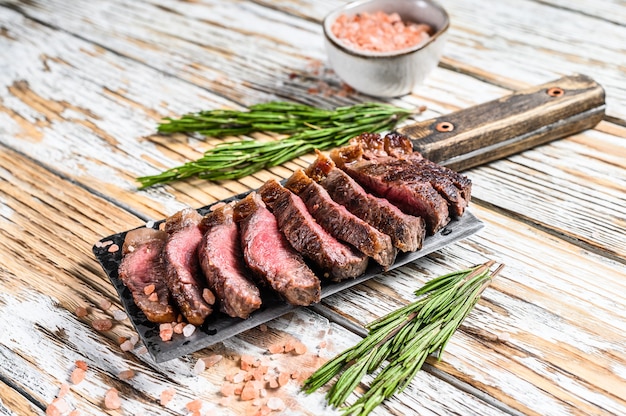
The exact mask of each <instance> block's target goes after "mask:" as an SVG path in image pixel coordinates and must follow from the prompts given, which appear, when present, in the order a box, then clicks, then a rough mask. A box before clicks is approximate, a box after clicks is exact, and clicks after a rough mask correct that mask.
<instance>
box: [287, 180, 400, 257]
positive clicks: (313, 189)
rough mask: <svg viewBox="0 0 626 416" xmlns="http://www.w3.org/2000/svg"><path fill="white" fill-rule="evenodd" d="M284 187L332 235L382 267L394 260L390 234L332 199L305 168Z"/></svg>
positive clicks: (395, 252) (394, 254)
mask: <svg viewBox="0 0 626 416" xmlns="http://www.w3.org/2000/svg"><path fill="white" fill-rule="evenodd" d="M285 188H287V189H289V190H291V191H292V192H294V193H295V194H297V195H298V196H299V197H300V198H301V199H302V201H304V204H305V205H306V207H307V209H308V210H309V212H310V213H311V215H312V216H313V218H315V220H316V221H317V222H318V223H319V224H320V225H321V226H322V228H324V229H325V230H326V231H328V232H329V234H330V235H332V236H333V237H335V238H336V239H338V240H340V241H345V242H346V243H348V244H351V245H353V246H354V247H355V248H356V249H357V250H359V251H360V252H362V253H363V254H365V255H367V256H369V257H371V258H373V259H374V260H375V261H376V262H377V263H378V264H380V265H381V266H383V268H388V267H389V266H391V265H392V264H393V262H394V261H395V259H396V254H397V250H396V248H395V247H394V246H393V244H392V243H391V238H390V237H389V236H388V235H386V234H383V233H381V232H380V231H378V230H377V229H376V228H374V227H372V226H371V225H369V224H368V223H367V222H365V221H363V220H362V219H360V218H359V217H357V216H356V215H354V214H352V213H351V212H350V211H348V210H347V209H346V207H344V206H343V205H340V204H338V203H337V202H335V201H333V199H332V198H331V197H330V195H328V192H326V190H325V189H324V188H322V186H321V185H320V184H318V183H316V182H315V181H314V180H313V179H311V178H309V177H308V176H307V175H306V173H304V171H303V170H301V169H299V170H297V171H296V172H294V173H293V175H291V177H290V178H289V179H288V180H287V182H286V183H285Z"/></svg>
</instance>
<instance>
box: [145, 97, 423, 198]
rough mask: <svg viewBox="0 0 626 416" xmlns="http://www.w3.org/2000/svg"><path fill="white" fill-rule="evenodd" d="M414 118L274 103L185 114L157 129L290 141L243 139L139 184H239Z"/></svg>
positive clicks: (386, 109) (401, 112)
mask: <svg viewBox="0 0 626 416" xmlns="http://www.w3.org/2000/svg"><path fill="white" fill-rule="evenodd" d="M413 113H414V111H413V110H408V109H404V108H399V107H395V106H392V105H388V104H380V103H363V104H356V105H353V106H346V107H338V108H336V109H334V110H324V109H320V108H316V107H312V106H308V105H303V104H292V103H287V102H282V101H273V102H269V103H264V104H257V105H253V106H251V107H249V109H248V111H236V110H211V111H202V112H199V113H194V114H186V115H183V116H182V117H181V118H179V119H172V118H166V119H164V122H163V123H161V124H160V125H159V127H158V131H159V132H160V133H174V132H197V133H200V134H203V135H206V136H213V137H224V136H234V135H246V134H250V133H253V132H261V131H262V132H274V133H282V134H289V135H290V136H289V137H287V138H284V139H281V140H275V141H260V140H248V139H244V140H240V141H234V142H232V141H231V142H225V143H220V144H218V145H217V146H215V147H214V148H212V149H209V150H208V151H206V152H205V153H204V155H203V156H202V157H200V158H199V159H197V160H195V161H191V162H187V163H185V164H183V165H181V166H178V167H175V168H172V169H168V170H166V171H164V172H162V173H159V174H157V175H150V176H142V177H139V178H137V180H138V181H139V183H140V189H143V188H146V187H149V186H152V185H156V184H163V183H168V182H172V181H176V180H179V179H184V178H188V177H192V176H197V177H199V178H202V179H208V180H214V181H216V180H224V179H237V178H241V177H244V176H247V175H250V174H252V173H255V172H257V171H259V170H261V169H264V168H268V167H272V166H277V165H280V164H282V163H284V162H287V161H289V160H291V159H293V158H296V157H298V156H301V155H303V154H305V153H308V152H311V151H313V150H315V149H319V150H324V149H329V148H332V147H336V146H341V145H343V144H345V143H346V142H347V141H348V140H349V139H351V138H352V137H354V136H357V135H359V134H361V133H365V132H371V133H377V132H382V131H385V130H389V129H391V128H393V126H395V125H396V123H398V122H399V121H401V120H403V119H405V118H406V117H408V116H409V115H411V114H413Z"/></svg>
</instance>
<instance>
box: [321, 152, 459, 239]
mask: <svg viewBox="0 0 626 416" xmlns="http://www.w3.org/2000/svg"><path fill="white" fill-rule="evenodd" d="M363 153H364V152H363V148H362V146H360V145H359V144H354V145H349V146H345V147H342V148H339V149H333V150H332V151H331V153H330V156H331V158H332V159H333V161H334V162H335V163H336V164H337V166H338V167H339V168H341V169H342V170H343V171H345V172H346V173H347V174H348V175H350V176H351V177H352V178H353V179H355V180H356V181H357V182H359V183H360V184H361V185H362V186H363V187H364V188H365V189H367V190H369V191H370V192H372V193H374V194H376V195H378V196H381V197H384V198H386V199H387V200H389V202H391V203H392V204H394V205H396V206H397V207H398V208H400V209H401V210H402V211H404V212H405V213H407V214H410V215H415V216H418V217H422V218H424V221H425V222H426V227H427V233H428V234H435V233H436V232H438V231H439V230H441V229H442V228H443V227H444V226H445V225H446V224H447V223H448V222H449V221H450V215H449V211H448V203H447V202H446V200H445V199H444V198H443V197H442V196H441V195H439V192H437V191H436V190H435V188H433V186H432V185H431V184H430V182H427V181H424V180H423V179H422V177H421V174H420V173H419V171H418V170H417V168H416V167H415V166H413V164H412V163H411V162H409V161H408V160H406V159H398V158H394V157H390V156H380V157H377V158H375V159H371V160H368V159H366V158H365V157H364V155H363Z"/></svg>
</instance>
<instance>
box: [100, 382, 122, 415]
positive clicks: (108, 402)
mask: <svg viewBox="0 0 626 416" xmlns="http://www.w3.org/2000/svg"><path fill="white" fill-rule="evenodd" d="M121 406H122V400H121V399H120V396H119V393H118V391H117V389H116V388H115V387H112V388H110V389H109V390H108V391H107V392H106V394H105V395H104V407H106V408H107V409H111V410H115V409H119V408H120V407H121Z"/></svg>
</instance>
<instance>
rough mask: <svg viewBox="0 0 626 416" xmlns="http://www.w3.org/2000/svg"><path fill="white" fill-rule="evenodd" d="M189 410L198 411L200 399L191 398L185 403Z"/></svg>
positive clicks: (200, 404)
mask: <svg viewBox="0 0 626 416" xmlns="http://www.w3.org/2000/svg"><path fill="white" fill-rule="evenodd" d="M185 407H186V408H187V410H189V411H190V412H199V411H200V409H202V401H201V400H200V399H196V400H193V401H191V402H189V403H187V404H186V405H185Z"/></svg>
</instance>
